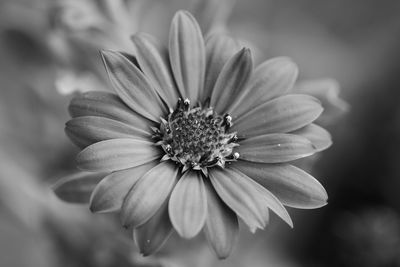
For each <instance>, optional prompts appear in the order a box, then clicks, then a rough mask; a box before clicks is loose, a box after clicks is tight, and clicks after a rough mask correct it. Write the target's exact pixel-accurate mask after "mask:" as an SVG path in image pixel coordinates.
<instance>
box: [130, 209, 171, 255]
mask: <svg viewBox="0 0 400 267" xmlns="http://www.w3.org/2000/svg"><path fill="white" fill-rule="evenodd" d="M172 232H173V228H172V224H171V221H170V220H169V216H168V202H165V203H164V204H163V206H162V207H161V208H160V209H159V210H158V211H157V212H156V214H154V215H153V217H151V218H150V219H149V220H148V221H147V222H146V223H144V224H142V225H141V226H139V227H137V228H135V229H134V230H133V236H134V239H135V242H136V244H137V245H138V247H139V249H140V253H142V254H143V256H148V255H151V254H154V253H156V252H157V251H158V250H159V249H160V248H161V247H162V246H163V245H164V244H165V242H166V241H167V240H168V238H169V237H170V236H171V234H172Z"/></svg>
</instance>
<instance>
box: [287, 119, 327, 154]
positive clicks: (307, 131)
mask: <svg viewBox="0 0 400 267" xmlns="http://www.w3.org/2000/svg"><path fill="white" fill-rule="evenodd" d="M291 134H295V135H300V136H303V137H305V138H307V139H308V140H310V141H311V143H312V144H313V145H314V147H315V148H316V149H317V152H319V151H322V150H325V149H327V148H328V147H330V146H331V145H332V136H331V134H330V133H329V132H328V131H327V130H325V129H324V128H322V127H320V126H318V125H316V124H314V123H311V124H309V125H307V126H306V127H303V128H301V129H298V130H296V131H293V132H291Z"/></svg>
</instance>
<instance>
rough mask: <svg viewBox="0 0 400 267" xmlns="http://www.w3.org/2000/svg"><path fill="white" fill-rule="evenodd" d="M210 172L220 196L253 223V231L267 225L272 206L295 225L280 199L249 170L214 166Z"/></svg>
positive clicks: (277, 212)
mask: <svg viewBox="0 0 400 267" xmlns="http://www.w3.org/2000/svg"><path fill="white" fill-rule="evenodd" d="M209 174H210V180H211V183H212V185H213V186H214V188H215V191H217V193H218V195H219V197H220V198H221V199H222V200H223V201H224V202H225V204H226V205H228V206H229V207H230V208H231V209H232V210H233V211H234V212H236V214H237V215H238V216H239V217H240V218H241V219H242V220H243V221H244V222H245V223H246V224H247V225H248V226H249V228H250V231H252V232H255V230H256V229H257V228H260V229H263V228H264V227H265V226H266V224H267V222H268V220H269V214H268V208H270V209H271V210H273V211H274V212H275V213H276V214H277V215H278V216H280V217H281V218H282V219H283V220H284V221H285V222H286V223H288V224H289V225H290V226H292V225H293V223H292V221H291V219H290V216H289V214H288V213H287V211H286V209H285V208H284V207H283V205H282V204H281V203H280V202H279V200H278V199H277V198H276V197H275V196H274V195H272V194H271V192H269V191H268V190H267V189H265V188H264V187H262V186H261V185H259V184H258V183H256V182H255V181H253V180H252V179H250V178H249V177H247V176H246V175H245V174H243V173H241V172H239V171H237V170H233V169H229V168H225V169H217V168H213V169H211V170H210V172H209Z"/></svg>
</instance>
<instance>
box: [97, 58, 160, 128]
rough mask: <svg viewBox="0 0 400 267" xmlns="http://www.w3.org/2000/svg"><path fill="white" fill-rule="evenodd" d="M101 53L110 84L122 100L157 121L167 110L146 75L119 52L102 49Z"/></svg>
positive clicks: (141, 113)
mask: <svg viewBox="0 0 400 267" xmlns="http://www.w3.org/2000/svg"><path fill="white" fill-rule="evenodd" d="M101 54H102V57H103V61H104V65H105V67H106V70H107V73H108V76H109V78H110V81H111V84H112V85H113V87H114V89H115V91H116V92H117V94H118V95H119V97H120V98H121V99H122V101H123V102H124V103H125V104H126V105H128V106H129V107H130V108H131V109H132V110H134V111H136V112H137V113H139V114H140V115H142V116H144V117H146V118H147V119H149V120H153V121H155V122H158V121H159V118H160V116H161V115H164V114H166V113H167V111H168V110H167V109H166V108H165V106H164V104H163V103H162V102H161V99H160V97H159V96H158V94H157V92H156V91H155V90H154V88H153V87H152V85H151V84H150V82H149V81H148V79H147V78H146V76H144V74H143V73H142V72H141V71H140V70H139V69H138V67H136V66H135V65H134V64H133V63H132V62H131V61H129V59H127V58H126V57H125V56H124V55H122V54H121V53H118V52H113V51H102V53H101Z"/></svg>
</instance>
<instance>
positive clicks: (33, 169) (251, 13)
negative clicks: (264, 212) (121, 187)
mask: <svg viewBox="0 0 400 267" xmlns="http://www.w3.org/2000/svg"><path fill="white" fill-rule="evenodd" d="M111 1H113V0H111ZM111 1H110V2H111ZM104 2H106V1H103V0H91V1H83V0H81V1H73V0H65V1H53V0H0V266H4V267H9V266H10V267H14V266H15V267H20V266H21V267H24V266H38V267H47V266H62V267H63V266H85V267H91V266H93V267H95V266H96V267H97V266H100V267H101V266H202V267H204V266H233V267H235V266H256V267H257V266H307V267H309V266H311V267H313V266H332V267H333V266H363V267H375V266H376V267H380V266H383V267H385V266H388V267H389V266H400V194H399V192H400V164H399V160H400V153H399V151H400V105H399V104H398V103H399V102H400V93H399V92H400V91H399V90H400V75H399V73H400V52H399V47H400V16H399V14H400V1H398V0H381V1H375V0H353V1H346V0H336V1H328V0H320V1H313V0H298V1H289V0H246V1H244V0H237V1H236V3H235V4H234V5H233V3H232V2H231V1H229V0H227V1H225V2H227V5H226V6H225V8H224V9H222V10H219V11H218V10H217V9H216V15H218V16H217V18H218V19H220V20H221V22H224V21H226V22H227V28H226V29H224V30H228V31H229V32H230V34H232V35H234V36H235V37H237V38H239V39H241V40H245V42H247V43H248V46H250V47H251V48H253V49H254V50H255V51H256V60H257V61H259V62H260V61H263V60H265V59H267V58H271V57H275V56H289V57H291V58H293V60H294V61H295V62H296V63H297V64H298V65H299V67H300V77H299V79H300V80H302V79H316V78H334V79H336V80H338V81H339V83H340V85H341V97H342V98H343V99H344V100H345V101H346V102H348V103H349V105H350V109H349V111H348V112H347V113H345V114H342V115H341V116H340V117H338V118H336V119H335V121H330V122H328V123H327V125H326V127H327V129H329V131H330V132H331V133H332V135H333V140H334V145H333V146H332V147H331V148H330V149H328V150H327V151H325V152H323V153H322V154H321V155H320V156H319V157H318V159H316V160H315V161H313V164H312V165H313V166H312V170H311V172H312V173H313V175H314V176H315V177H317V178H318V179H319V180H320V181H321V183H322V184H323V185H324V186H325V188H326V190H327V191H328V194H329V204H328V205H327V206H325V207H323V208H321V209H318V210H294V209H290V210H289V212H290V214H291V215H292V217H293V221H294V224H295V227H294V229H289V228H288V227H286V225H284V223H282V222H281V221H279V220H277V219H276V218H273V219H272V222H271V225H270V226H269V227H268V228H267V229H266V230H265V231H260V232H257V234H256V235H254V236H253V235H251V234H250V233H249V232H247V231H245V230H244V231H243V232H242V233H241V235H240V240H239V243H238V244H237V246H236V248H235V250H234V251H233V253H232V255H231V257H230V258H229V259H227V260H224V261H218V260H216V258H215V256H214V255H213V254H212V252H211V251H210V250H209V249H208V248H207V246H206V245H205V242H204V237H202V236H199V237H198V238H197V239H195V240H191V241H182V240H179V239H178V238H176V237H175V236H173V237H172V238H171V240H169V241H168V243H167V245H166V247H165V248H164V249H163V250H162V251H160V253H159V254H158V255H157V256H156V257H148V258H143V257H141V256H140V255H139V253H138V251H137V248H136V247H135V245H134V243H133V241H132V240H130V234H129V232H128V231H126V230H124V229H123V228H122V227H120V226H119V223H118V220H117V219H116V218H115V217H114V216H113V215H96V214H91V213H90V212H89V210H88V208H87V205H75V204H67V203H64V202H62V201H61V200H59V199H58V198H57V197H56V196H55V195H54V194H53V192H52V190H51V185H52V184H54V183H55V182H56V181H57V180H58V178H60V177H62V176H64V175H65V174H68V173H70V172H71V171H74V170H75V167H74V156H75V154H76V153H77V152H78V150H77V148H75V147H74V146H73V145H72V144H71V143H70V142H69V141H68V140H67V138H66V137H65V134H64V123H65V122H66V121H67V119H68V114H67V106H68V102H69V100H70V99H71V97H72V96H73V94H74V90H75V91H76V90H91V89H99V90H107V89H105V88H107V87H108V85H107V80H106V79H104V77H105V76H104V70H103V69H102V67H101V63H100V59H99V56H98V49H101V48H111V49H123V50H126V51H129V49H131V47H130V44H129V34H131V33H134V32H136V31H138V30H140V31H147V32H150V33H152V34H155V35H157V36H158V37H159V38H161V39H165V38H166V37H167V34H168V28H169V21H170V19H171V18H172V16H173V14H174V12H175V11H176V10H178V9H188V10H195V8H194V6H195V5H196V2H199V0H196V1H195V0H191V1H184V0H147V1H144V0H136V1H135V0H134V1H131V2H134V3H133V4H132V5H131V6H129V7H130V8H129V9H126V10H125V11H124V10H121V9H118V6H116V5H114V9H113V10H114V12H111V13H110V14H111V15H110V17H107V18H106V20H105V19H104V18H103V17H101V14H103V13H101V10H103V9H104V8H105V7H104ZM115 2H120V1H115ZM102 3H103V4H102ZM71 7H72V9H71ZM111 7H113V6H112V5H111ZM229 7H230V8H229ZM66 8H67V9H66ZM108 8H110V7H108ZM65 10H69V11H68V12H65ZM71 10H72V11H71ZM99 10H100V11H99ZM138 10H139V11H138ZM99 14H100V15H99ZM103 15H104V14H103ZM211 17H213V16H211ZM107 21H108V22H107ZM109 21H112V23H110V22H109ZM99 77H103V79H104V80H101V79H99Z"/></svg>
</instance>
